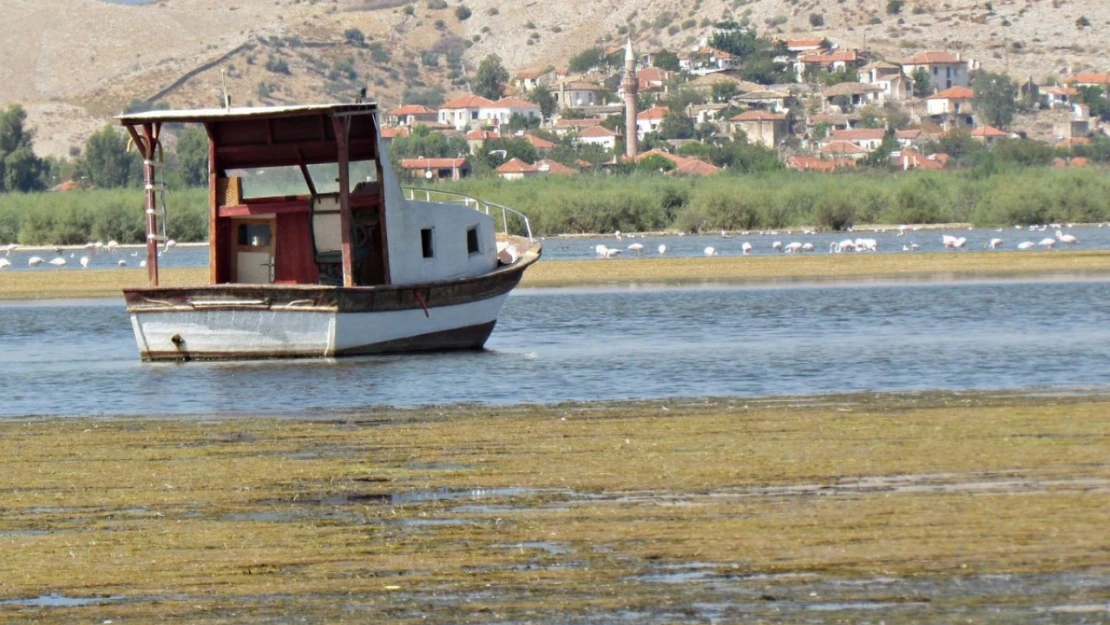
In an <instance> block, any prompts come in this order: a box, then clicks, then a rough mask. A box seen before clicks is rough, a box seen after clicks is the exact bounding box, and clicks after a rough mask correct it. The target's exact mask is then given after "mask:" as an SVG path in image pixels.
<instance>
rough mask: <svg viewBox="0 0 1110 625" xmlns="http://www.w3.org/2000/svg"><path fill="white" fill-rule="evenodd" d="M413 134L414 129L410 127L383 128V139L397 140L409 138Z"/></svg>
mask: <svg viewBox="0 0 1110 625" xmlns="http://www.w3.org/2000/svg"><path fill="white" fill-rule="evenodd" d="M411 134H412V129H411V128H409V127H408V126H382V138H383V139H396V138H397V137H407V136H409V135H411Z"/></svg>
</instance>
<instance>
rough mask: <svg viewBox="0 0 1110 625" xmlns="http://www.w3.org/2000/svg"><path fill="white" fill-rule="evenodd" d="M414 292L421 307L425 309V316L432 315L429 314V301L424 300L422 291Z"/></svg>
mask: <svg viewBox="0 0 1110 625" xmlns="http://www.w3.org/2000/svg"><path fill="white" fill-rule="evenodd" d="M412 294H413V295H415V296H416V301H418V302H420V307H421V308H423V309H424V316H425V317H431V315H430V314H428V303H427V302H425V301H424V296H423V295H421V294H420V291H413V292H412Z"/></svg>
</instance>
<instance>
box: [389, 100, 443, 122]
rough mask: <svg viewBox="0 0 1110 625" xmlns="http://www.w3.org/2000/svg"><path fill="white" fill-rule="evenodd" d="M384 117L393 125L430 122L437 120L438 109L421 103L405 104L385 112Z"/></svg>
mask: <svg viewBox="0 0 1110 625" xmlns="http://www.w3.org/2000/svg"><path fill="white" fill-rule="evenodd" d="M385 119H386V123H387V124H390V125H393V126H415V125H417V124H431V123H435V122H436V121H438V120H439V111H438V110H436V109H434V108H429V107H427V106H424V105H423V104H406V105H405V106H402V107H400V108H395V109H393V110H392V111H390V112H389V113H387V114H386V116H385Z"/></svg>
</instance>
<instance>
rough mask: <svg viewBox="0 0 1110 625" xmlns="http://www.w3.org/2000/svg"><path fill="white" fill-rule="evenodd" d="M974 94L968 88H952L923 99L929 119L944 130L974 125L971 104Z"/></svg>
mask: <svg viewBox="0 0 1110 625" xmlns="http://www.w3.org/2000/svg"><path fill="white" fill-rule="evenodd" d="M974 98H975V92H974V91H973V90H972V89H970V88H968V87H952V88H951V89H945V90H944V91H941V92H940V93H937V94H935V95H931V96H929V97H927V98H925V107H926V110H927V111H928V113H929V117H931V118H932V120H933V121H934V122H935V123H937V124H939V125H940V126H941V127H942V128H944V129H945V130H951V129H953V128H971V127H972V126H973V125H975V120H974V117H973V116H972V114H973V111H972V103H973V101H974Z"/></svg>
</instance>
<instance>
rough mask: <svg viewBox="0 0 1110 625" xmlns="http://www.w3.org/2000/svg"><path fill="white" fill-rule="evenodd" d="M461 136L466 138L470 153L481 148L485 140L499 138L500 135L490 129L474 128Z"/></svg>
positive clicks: (476, 152)
mask: <svg viewBox="0 0 1110 625" xmlns="http://www.w3.org/2000/svg"><path fill="white" fill-rule="evenodd" d="M463 138H464V139H466V145H467V146H469V147H470V153H471V154H478V151H479V150H481V149H482V146H483V145H485V143H486V141H493V140H495V139H500V138H501V135H500V134H499V133H497V132H494V131H492V130H485V129H482V128H476V129H474V130H471V131H470V132H468V133H466V135H465V136H464V137H463Z"/></svg>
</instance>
